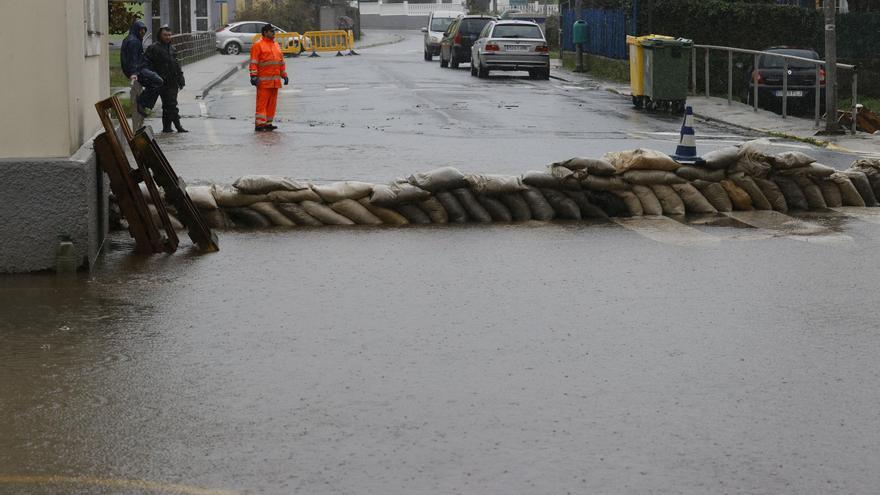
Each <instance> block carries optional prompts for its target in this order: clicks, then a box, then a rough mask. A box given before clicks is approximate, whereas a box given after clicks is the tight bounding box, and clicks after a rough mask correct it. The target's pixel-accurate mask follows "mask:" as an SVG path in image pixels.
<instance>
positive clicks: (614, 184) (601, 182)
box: [581, 175, 629, 191]
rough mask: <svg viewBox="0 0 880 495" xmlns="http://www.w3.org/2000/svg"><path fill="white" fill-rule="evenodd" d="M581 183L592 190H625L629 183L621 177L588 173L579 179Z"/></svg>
mask: <svg viewBox="0 0 880 495" xmlns="http://www.w3.org/2000/svg"><path fill="white" fill-rule="evenodd" d="M581 184H582V185H583V186H584V187H586V188H587V189H591V190H593V191H625V190H627V189H629V184H628V183H627V182H626V181H625V180H623V178H622V177H616V176H615V177H601V176H598V175H588V176H587V177H586V178H584V179H583V180H582V181H581Z"/></svg>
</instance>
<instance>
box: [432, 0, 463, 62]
mask: <svg viewBox="0 0 880 495" xmlns="http://www.w3.org/2000/svg"><path fill="white" fill-rule="evenodd" d="M462 15H464V14H463V13H462V12H457V11H454V10H437V11H435V12H431V15H430V16H428V26H427V27H423V28H422V32H423V33H425V60H427V61H429V62H430V61H431V58H432V57H434V55H440V40H441V39H443V33H445V32H446V28H448V27H449V25H450V24H452V21H454V20H456V19H458V18H459V17H461V16H462Z"/></svg>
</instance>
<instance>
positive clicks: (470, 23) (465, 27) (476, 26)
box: [461, 19, 491, 34]
mask: <svg viewBox="0 0 880 495" xmlns="http://www.w3.org/2000/svg"><path fill="white" fill-rule="evenodd" d="M490 20H491V19H465V20H463V21H461V32H462V33H465V34H477V33H479V32H480V30H481V29H483V27H485V26H486V24H488V23H489V21H490Z"/></svg>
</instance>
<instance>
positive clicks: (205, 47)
mask: <svg viewBox="0 0 880 495" xmlns="http://www.w3.org/2000/svg"><path fill="white" fill-rule="evenodd" d="M216 42H217V35H216V33H214V32H213V31H200V32H195V33H183V34H176V35H174V36H172V37H171V45H172V46H173V47H174V48H175V49H176V50H177V58H178V59H179V60H180V65H186V64H190V63H192V62H195V61H197V60H201V59H203V58H208V57H210V56H211V55H214V54H215V53H217V47H216Z"/></svg>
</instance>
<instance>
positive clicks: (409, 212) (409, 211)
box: [396, 203, 431, 225]
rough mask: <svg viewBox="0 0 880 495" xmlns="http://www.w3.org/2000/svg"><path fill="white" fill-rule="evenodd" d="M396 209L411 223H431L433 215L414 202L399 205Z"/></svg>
mask: <svg viewBox="0 0 880 495" xmlns="http://www.w3.org/2000/svg"><path fill="white" fill-rule="evenodd" d="M396 209H397V211H398V212H399V213H400V214H401V215H403V216H405V217H406V219H407V220H409V223H414V224H417V225H428V224H430V223H431V217H429V216H428V214H427V213H425V212H424V211H422V209H421V208H419V207H418V206H416V205H414V204H411V203H410V204H405V205H397V208H396Z"/></svg>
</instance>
